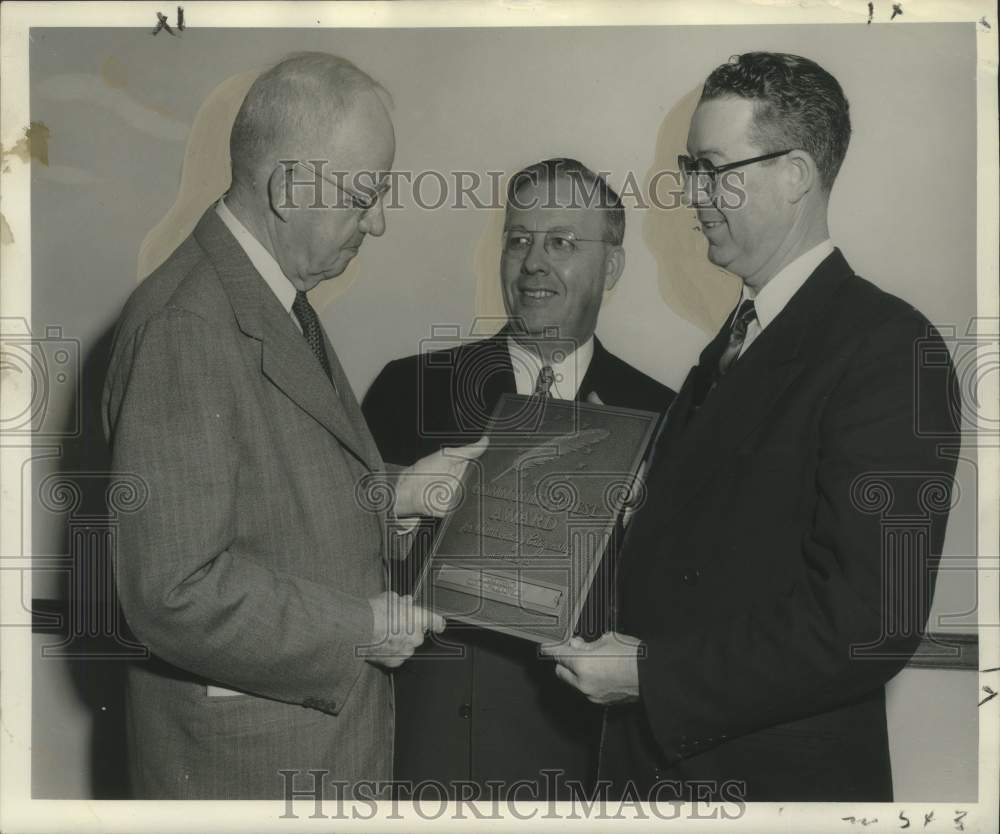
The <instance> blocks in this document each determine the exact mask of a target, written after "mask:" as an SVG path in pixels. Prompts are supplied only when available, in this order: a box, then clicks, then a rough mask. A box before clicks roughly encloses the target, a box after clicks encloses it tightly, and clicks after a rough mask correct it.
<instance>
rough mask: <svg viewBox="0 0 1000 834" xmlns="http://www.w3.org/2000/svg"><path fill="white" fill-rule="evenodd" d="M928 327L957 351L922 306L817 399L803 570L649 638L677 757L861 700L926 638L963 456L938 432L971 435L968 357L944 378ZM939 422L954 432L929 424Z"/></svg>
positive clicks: (881, 334)
mask: <svg viewBox="0 0 1000 834" xmlns="http://www.w3.org/2000/svg"><path fill="white" fill-rule="evenodd" d="M928 334H929V335H928ZM928 338H929V339H930V341H931V342H932V343H933V344H934V345H935V346H936V347H938V348H940V350H939V352H938V355H943V356H947V355H948V354H947V348H946V347H945V345H944V343H943V342H942V340H941V339H940V337H939V336H938V335H937V333H936V332H934V331H933V329H932V328H930V327H929V325H928V324H927V322H926V320H924V319H923V317H921V316H919V314H917V313H915V311H912V310H909V311H907V312H905V313H903V314H899V315H896V316H894V317H893V318H892V319H890V320H889V321H887V322H885V323H883V324H882V325H881V326H880V327H878V328H877V329H874V330H872V331H871V332H870V333H869V334H868V335H867V336H866V337H865V338H864V339H862V340H859V341H858V342H856V345H857V349H856V350H855V351H854V353H853V355H852V357H851V358H850V360H849V361H848V363H847V365H846V371H845V372H844V373H843V375H842V377H841V378H840V380H839V381H838V383H837V385H836V386H835V388H834V389H833V391H832V393H831V395H830V396H829V397H828V398H826V399H825V400H824V401H822V402H819V403H817V408H820V409H822V415H821V422H820V426H821V428H820V443H819V448H818V449H814V450H811V451H810V454H816V455H817V459H816V461H815V464H814V472H815V488H816V503H815V511H814V515H813V518H812V523H811V529H808V530H807V532H806V534H805V535H803V536H802V538H801V541H800V543H799V545H798V552H797V553H795V554H789V556H790V558H791V559H793V560H794V559H798V560H800V561H801V564H802V565H803V566H804V570H803V572H802V574H801V575H802V576H803V577H804V578H803V579H801V580H799V581H797V582H795V583H793V584H792V585H791V586H790V587H789V588H788V590H787V592H786V593H783V594H781V595H780V596H777V597H771V598H768V599H766V600H756V601H752V602H750V603H749V604H748V606H747V607H746V608H744V609H743V610H742V612H741V613H739V614H736V615H734V616H732V617H728V618H716V620H715V621H713V622H708V623H704V624H702V623H699V625H698V627H697V628H692V629H690V630H688V631H686V632H685V633H680V634H678V633H672V634H666V633H663V634H653V635H649V636H648V637H647V638H646V639H645V641H644V643H645V651H646V652H647V656H646V657H645V659H643V660H640V663H639V680H640V700H641V702H642V704H643V707H644V710H645V712H646V715H647V717H648V718H649V721H650V725H651V727H652V730H653V733H654V735H655V737H656V740H657V742H658V743H659V746H660V747H661V748H662V750H663V751H664V752H665V754H666V755H667V756H668V757H669V758H674V759H677V758H684V757H685V756H688V755H693V754H695V753H700V752H703V751H705V750H706V749H709V748H711V747H713V746H716V745H718V744H719V743H721V742H724V741H726V740H727V739H728V738H733V737H736V736H739V735H743V734H746V733H749V732H753V731H755V730H759V729H763V728H765V727H771V726H775V725H778V724H782V723H786V722H789V721H794V720H796V719H801V718H805V717H807V716H809V715H813V714H817V713H820V712H824V711H828V710H831V709H834V708H835V707H837V706H841V705H844V704H846V703H849V702H850V701H852V700H853V699H855V698H859V697H861V696H863V695H865V694H867V693H870V692H871V691H872V690H874V689H876V688H878V687H881V686H882V685H883V684H884V683H885V682H886V681H888V680H889V679H890V678H891V677H893V675H895V674H896V673H897V672H898V671H899V670H900V669H901V668H902V667H903V666H904V665H905V663H906V661H907V660H908V658H909V657H910V656H911V655H912V653H913V651H914V650H915V649H916V646H917V644H918V643H919V641H920V635H921V633H922V631H923V629H924V626H925V622H926V617H927V613H928V609H929V603H930V598H931V592H932V590H933V578H934V572H933V570H932V568H933V566H934V562H935V559H936V557H937V556H938V555H939V554H940V553H941V549H942V545H943V540H944V533H945V525H946V521H947V515H948V506H949V501H950V492H951V487H952V478H953V475H954V471H955V461H954V459H951V458H947V457H943V456H941V455H940V454H939V452H938V446H939V444H941V443H942V442H945V443H948V444H950V445H953V446H954V445H957V442H958V434H957V432H958V429H957V424H958V423H957V418H956V416H955V414H954V413H953V395H954V388H953V383H954V372H953V369H952V368H951V366H950V363H946V365H947V367H946V368H945V371H944V375H945V377H946V378H947V379H948V382H949V384H946V385H942V384H940V376H938V377H935V378H933V379H932V376H931V375H930V374H929V373H928V372H927V371H928V369H927V368H926V367H923V366H922V363H921V362H920V360H919V358H918V355H917V351H916V350H915V346H916V344H917V341H918V340H920V339H925V340H926V339H928ZM937 370H940V369H937ZM931 425H933V426H935V427H938V428H939V429H940V427H942V426H943V427H947V428H946V430H945V434H944V435H943V436H942V434H941V433H940V432H939V433H937V434H936V436H928V435H926V434H924V433H922V431H920V430H919V427H921V426H923V427H926V426H931ZM886 512H887V513H889V514H890V515H891V516H892V517H894V518H898V519H906V518H907V517H909V518H916V517H923V518H926V517H930V519H931V522H930V536H929V539H930V540H929V541H927V542H914V541H911V542H909V543H907V542H897V543H895V544H894V543H892V542H891V541H890V539H889V538H887V535H888V533H889V531H888V528H887V526H886V524H885V521H884V519H885V515H884V513H886ZM748 546H750V547H752V546H753V543H752V542H749V543H748Z"/></svg>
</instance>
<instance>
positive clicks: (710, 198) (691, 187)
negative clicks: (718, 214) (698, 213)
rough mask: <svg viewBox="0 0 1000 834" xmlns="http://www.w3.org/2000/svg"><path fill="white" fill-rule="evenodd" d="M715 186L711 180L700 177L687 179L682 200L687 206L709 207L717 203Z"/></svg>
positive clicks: (682, 192)
mask: <svg viewBox="0 0 1000 834" xmlns="http://www.w3.org/2000/svg"><path fill="white" fill-rule="evenodd" d="M714 191H715V189H714V187H713V185H712V183H711V182H708V181H706V180H701V179H698V178H691V179H688V180H686V181H685V183H684V188H683V189H682V190H681V202H682V203H683V204H684V206H685V207H686V208H695V209H696V208H708V207H711V206H714V205H715V199H714V197H715V195H714Z"/></svg>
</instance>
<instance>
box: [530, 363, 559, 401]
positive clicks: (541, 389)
mask: <svg viewBox="0 0 1000 834" xmlns="http://www.w3.org/2000/svg"><path fill="white" fill-rule="evenodd" d="M555 378H556V375H555V372H554V371H553V370H552V366H551V365H542V369H541V370H540V371H539V372H538V379H537V380H536V381H535V391H534V394H535V396H536V397H543V398H544V397H551V396H552V382H553V380H555Z"/></svg>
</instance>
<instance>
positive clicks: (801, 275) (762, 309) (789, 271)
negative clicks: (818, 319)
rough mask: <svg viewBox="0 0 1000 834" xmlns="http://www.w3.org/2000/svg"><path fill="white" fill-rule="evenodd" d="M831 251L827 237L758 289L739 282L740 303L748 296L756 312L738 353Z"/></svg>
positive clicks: (748, 344)
mask: <svg viewBox="0 0 1000 834" xmlns="http://www.w3.org/2000/svg"><path fill="white" fill-rule="evenodd" d="M832 252H833V244H832V243H831V242H830V238H827V239H826V240H824V241H823V242H822V243H819V244H817V245H816V246H814V247H813V248H812V249H810V250H809V251H808V252H803V253H802V254H801V255H799V256H798V257H797V258H796V259H795V260H794V261H792V262H791V263H790V264H788V265H787V266H786V267H785V268H784V269H782V270H781V272H779V273H778V274H777V275H775V276H774V277H773V278H772V279H771V280H770V281H768V282H767V283H766V284H765V285H764V286H763V288H762V289H761V291H760V292H758V293H756V294H755V293H754V291H753V290H752V289H750V288H749V287H748V286H747V285H746V284H744V285H743V292H742V294H741V295H740V304H742V303H743V301H744V300H745V299H747V298H752V299H753V306H754V309H755V310H756V311H757V318H756V319H754V321H752V322H750V326H749V327H747V335H746V338H745V339H744V340H743V347H742V348H740V353H739V356H742V355H743V354H744V353H746V352H747V349H748V348H749V347H750V345H751V344H753V341H754V339H756V338H757V337H758V336H759V335H760V334H761V333H762V332H763V330H764V328H765V327H767V326H768V325H769V324H770V323H771V322H772V321H774V320H775V318H777V316H778V313H780V312H781V311H782V310H784V309H785V305H786V304H788V302H789V301H791V299H792V296H793V295H795V293H796V292H798V290H799V288H800V287H801V286H802V285H803V284H804V283H805V282H806V279H807V278H808V277H809V276H810V275H812V274H813V272H815V271H816V267H818V266H819V265H820V264H821V263H822V262H823V261H824V260H826V258H827V256H828V255H830V253H832ZM739 356H738V357H737V359H738V358H739Z"/></svg>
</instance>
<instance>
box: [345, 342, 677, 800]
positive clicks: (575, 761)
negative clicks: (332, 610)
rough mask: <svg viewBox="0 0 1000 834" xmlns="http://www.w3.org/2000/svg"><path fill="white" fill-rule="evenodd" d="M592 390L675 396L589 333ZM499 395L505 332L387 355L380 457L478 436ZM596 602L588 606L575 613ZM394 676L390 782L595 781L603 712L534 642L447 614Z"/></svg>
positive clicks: (629, 401) (511, 385) (416, 562)
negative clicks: (545, 771)
mask: <svg viewBox="0 0 1000 834" xmlns="http://www.w3.org/2000/svg"><path fill="white" fill-rule="evenodd" d="M592 391H593V392H596V393H597V395H598V396H599V397H600V398H601V400H602V402H604V403H605V404H607V405H615V406H623V407H630V408H639V409H645V410H649V411H656V412H662V411H664V410H665V409H666V408H667V406H668V405H669V403H670V401H671V400H672V399H673V392H672V391H670V389H669V388H666V387H665V386H663V385H660V384H659V383H658V382H656V381H654V380H652V379H650V378H649V377H647V376H645V375H644V374H642V373H640V372H639V371H637V370H636V369H635V368H633V367H631V366H630V365H627V364H626V363H625V362H623V361H622V360H621V359H618V358H617V357H615V356H613V355H612V354H610V353H608V352H607V351H606V350H605V349H604V348H603V347H602V346H601V344H600V342H598V341H597V340H596V339H595V342H594V356H593V359H592V360H591V363H590V367H589V368H588V370H587V373H586V375H585V376H584V378H583V380H582V381H581V384H580V389H579V392H578V398H579V399H586V397H587V395H588V394H590V392H592ZM503 393H516V386H515V382H514V372H513V370H512V368H511V363H510V356H509V353H508V350H507V344H506V333H505V332H501V334H500V335H499V336H497V337H493V338H490V339H484V340H482V341H479V342H474V343H471V344H468V345H464V346H462V347H459V348H456V349H452V350H445V351H436V352H433V353H426V354H422V355H419V356H410V357H407V358H405V359H399V360H396V361H394V362H391V363H389V365H387V366H386V367H385V369H384V370H383V371H382V373H381V374H380V375H379V377H378V378H377V379H376V380H375V382H374V383H373V384H372V387H371V389H370V390H369V391H368V394H367V396H366V397H365V400H364V405H363V409H364V413H365V417H366V418H367V419H368V423H369V426H370V427H371V430H372V433H373V434H374V436H375V439H376V441H377V442H378V444H379V449H380V450H381V452H382V455H383V457H384V458H385V459H386V460H387V461H389V462H391V463H398V464H406V465H408V464H410V463H412V462H413V461H415V460H417V459H418V458H420V457H423V456H424V455H427V454H430V453H431V452H433V451H435V450H437V449H439V448H441V447H442V446H454V445H460V444H464V443H470V442H472V441H474V440H476V439H478V438H479V437H480V436H481V435H482V433H483V430H484V428H485V427H486V424H487V422H488V420H489V415H490V413H491V412H492V410H493V407H494V406H495V405H496V403H497V401H498V400H499V398H500V396H501V394H503ZM425 545H426V541H425ZM426 552H427V548H426V546H424V547H422V548H420V547H415V548H414V554H413V558H412V559H411V561H410V562H409V563H408V564H407V566H406V567H407V569H406V570H405V571H404V576H403V577H402V578H401V579H400V580H399V584H400V586H402V587H401V591H408V590H409V587H412V585H411V583H412V580H413V578H414V577H415V576H416V573H417V571H418V570H419V567H420V564H421V561H422V558H423V557H424V556H425V555H426ZM610 564H611V560H610V559H605V560H604V562H603V563H602V571H601V573H599V577H598V579H597V580H596V581H595V585H594V593H593V595H592V599H598V598H603V594H604V593H606V591H605V590H604V589H606V588H607V587H608V585H609V583H610V582H611V578H610ZM594 610H595V607H594V606H591V605H590V604H589V603H588V606H587V607H586V609H585V613H584V615H583V616H582V617H581V622H583V621H584V620H588V621H589V620H590V617H589V616H588V613H591V612H593V611H594ZM594 616H595V619H600V617H601V615H600V614H595V615H594ZM442 655H443V656H442ZM396 684H397V686H396V695H397V702H398V704H399V707H398V711H397V733H396V771H395V778H396V779H402V780H413V781H414V782H416V781H419V780H421V779H438V780H441V781H443V782H447V783H453V782H455V781H457V780H461V781H472V782H475V783H478V784H480V785H482V784H483V783H484V782H485V781H486V780H487V779H501V780H504V781H505V782H506V784H507V786H508V787H509V786H510V785H511V784H513V783H514V782H516V781H517V780H519V779H527V780H529V781H531V782H536V780H538V785H539V788H538V789H539V792H540V794H541V795H542V796H555V795H558V796H564V795H565V788H564V787H563V782H564V780H565V779H567V778H569V779H576V780H579V781H581V782H583V783H586V782H589V781H592V780H593V775H594V771H595V768H596V743H597V739H598V735H599V731H600V711H599V710H598V709H597V708H595V707H594V706H593V705H591V704H590V703H589V702H588V701H586V700H585V699H584V698H583V697H582V696H580V695H578V694H577V693H576V692H574V691H572V690H571V689H569V688H568V687H567V686H566V685H565V684H563V683H562V682H561V681H559V680H558V679H557V678H556V677H555V674H554V670H553V667H552V664H551V662H548V661H546V660H544V659H539V658H538V656H537V649H536V646H535V645H534V644H533V643H529V642H527V641H521V640H517V639H515V638H512V637H508V636H505V635H501V634H497V633H494V632H489V631H486V630H482V629H477V628H474V627H470V626H463V625H462V624H461V623H452V624H449V626H448V630H447V631H446V632H445V634H444V635H443V636H442V637H441V638H438V640H437V641H436V642H435V643H433V644H430V645H425V647H424V648H422V649H421V650H420V651H419V652H418V653H417V655H416V656H415V657H414V658H413V659H412V660H410V661H409V662H407V663H406V664H405V665H404V666H403V668H402V669H401V670H400V671H399V673H398V674H397V678H396ZM542 768H558V769H561V770H562V771H563V776H562V777H560V785H559V786H553V783H551V782H548V783H547V782H546V781H545V780H544V778H543V777H540V776H539V771H540V770H541V769H542ZM549 778H550V779H552V778H554V777H549ZM524 796H526V794H525V793H523V792H522V794H521V797H522V798H524Z"/></svg>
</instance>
